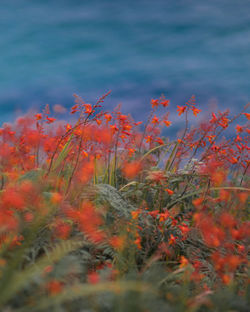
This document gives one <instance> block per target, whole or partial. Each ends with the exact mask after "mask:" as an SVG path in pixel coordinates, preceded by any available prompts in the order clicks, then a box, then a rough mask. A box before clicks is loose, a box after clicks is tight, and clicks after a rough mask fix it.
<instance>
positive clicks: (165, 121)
mask: <svg viewBox="0 0 250 312" xmlns="http://www.w3.org/2000/svg"><path fill="white" fill-rule="evenodd" d="M163 122H164V124H165V126H166V127H169V126H171V124H172V122H171V121H169V120H163Z"/></svg>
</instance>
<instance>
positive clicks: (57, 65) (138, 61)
mask: <svg viewBox="0 0 250 312" xmlns="http://www.w3.org/2000/svg"><path fill="white" fill-rule="evenodd" d="M0 31H1V35H0V113H1V116H0V121H1V122H3V121H9V120H12V119H13V118H14V117H15V116H17V115H18V114H20V112H25V111H27V109H29V108H30V107H35V108H37V109H40V107H42V105H44V104H46V103H49V104H50V105H54V104H58V103H60V104H62V105H64V106H66V107H70V106H71V105H73V101H74V99H73V97H72V94H73V93H77V94H79V95H81V96H82V97H83V98H84V99H86V101H87V102H94V101H95V99H96V98H97V97H98V96H100V95H102V94H103V93H105V92H107V91H108V90H112V94H111V95H110V96H109V98H108V99H107V100H106V102H105V107H106V109H109V108H112V107H114V105H116V104H118V103H120V102H122V103H123V109H124V111H125V112H128V111H131V112H133V114H134V115H139V116H143V114H144V113H145V112H146V111H148V110H149V101H150V99H151V98H152V97H158V96H160V95H161V94H162V93H164V94H165V95H166V97H168V98H170V100H171V102H172V103H173V106H174V105H181V104H183V103H184V102H185V101H186V100H187V99H188V98H189V97H190V96H191V95H192V94H195V95H196V97H197V101H198V103H199V105H200V106H201V107H202V108H203V110H206V109H208V107H209V105H210V103H211V102H213V103H215V102H216V103H218V104H217V105H218V106H219V108H221V109H223V108H225V107H230V108H231V109H232V110H233V111H238V110H239V109H240V108H242V107H243V106H244V105H245V104H246V103H247V102H248V101H249V100H250V1H249V0H209V1H203V0H200V1H195V0H133V1H132V0H126V1H124V0H107V1H105V0H100V1H97V0H82V1H80V0H60V1H59V0H51V1H48V0H1V3H0Z"/></svg>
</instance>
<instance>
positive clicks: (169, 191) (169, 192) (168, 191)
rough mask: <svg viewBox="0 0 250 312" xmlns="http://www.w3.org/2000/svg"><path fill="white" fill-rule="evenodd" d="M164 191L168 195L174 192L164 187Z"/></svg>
mask: <svg viewBox="0 0 250 312" xmlns="http://www.w3.org/2000/svg"><path fill="white" fill-rule="evenodd" d="M165 191H166V192H167V193H168V195H170V196H172V195H173V194H174V192H173V191H172V190H170V189H168V188H166V189H165Z"/></svg>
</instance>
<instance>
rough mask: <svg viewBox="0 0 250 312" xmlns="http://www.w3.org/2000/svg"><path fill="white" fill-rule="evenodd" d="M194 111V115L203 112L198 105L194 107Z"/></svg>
mask: <svg viewBox="0 0 250 312" xmlns="http://www.w3.org/2000/svg"><path fill="white" fill-rule="evenodd" d="M192 111H193V114H194V116H197V115H198V114H199V113H200V112H201V110H200V109H198V108H196V107H194V108H192Z"/></svg>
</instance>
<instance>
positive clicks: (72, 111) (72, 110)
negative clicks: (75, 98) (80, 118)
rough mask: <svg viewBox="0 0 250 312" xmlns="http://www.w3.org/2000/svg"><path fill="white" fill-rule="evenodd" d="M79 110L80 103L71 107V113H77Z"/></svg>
mask: <svg viewBox="0 0 250 312" xmlns="http://www.w3.org/2000/svg"><path fill="white" fill-rule="evenodd" d="M77 111H78V104H76V105H74V106H72V107H71V114H75V113H76V112H77Z"/></svg>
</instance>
